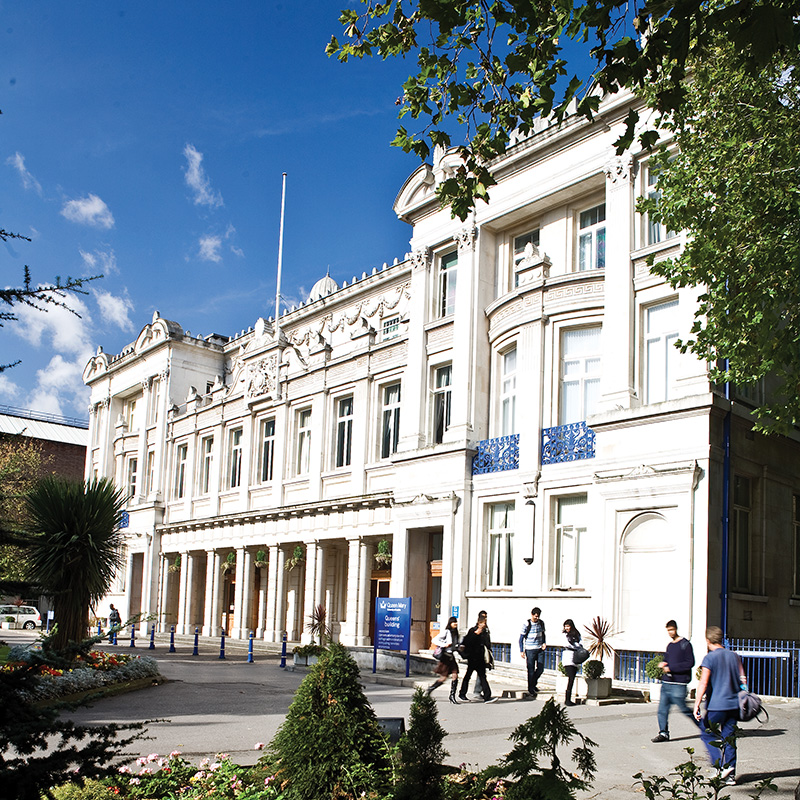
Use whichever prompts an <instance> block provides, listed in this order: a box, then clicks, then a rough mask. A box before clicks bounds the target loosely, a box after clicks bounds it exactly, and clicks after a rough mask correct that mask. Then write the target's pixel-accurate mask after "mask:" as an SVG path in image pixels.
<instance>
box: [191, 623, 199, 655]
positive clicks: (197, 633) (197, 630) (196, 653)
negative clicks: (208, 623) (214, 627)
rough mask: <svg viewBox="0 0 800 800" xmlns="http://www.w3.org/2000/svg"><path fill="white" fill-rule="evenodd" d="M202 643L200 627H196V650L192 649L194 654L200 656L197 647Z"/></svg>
mask: <svg viewBox="0 0 800 800" xmlns="http://www.w3.org/2000/svg"><path fill="white" fill-rule="evenodd" d="M199 644H200V628H195V629H194V650H192V655H193V656H199V655H200V651H199V650H198V649H197V648H198V645H199Z"/></svg>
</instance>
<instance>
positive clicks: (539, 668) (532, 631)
mask: <svg viewBox="0 0 800 800" xmlns="http://www.w3.org/2000/svg"><path fill="white" fill-rule="evenodd" d="M541 614H542V609H541V608H539V607H538V606H534V607H533V608H532V609H531V618H530V619H529V620H526V621H525V624H524V625H523V626H522V632H521V633H520V635H519V654H520V655H521V656H522V658H524V659H525V664H526V666H527V667H528V699H530V700H533V699H534V698H535V697H536V695H537V694H538V692H539V678H540V676H541V674H542V672H544V651H545V649H546V648H547V637H546V635H545V629H544V620H543V619H542V618H541Z"/></svg>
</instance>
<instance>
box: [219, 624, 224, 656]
mask: <svg viewBox="0 0 800 800" xmlns="http://www.w3.org/2000/svg"><path fill="white" fill-rule="evenodd" d="M219 657H220V658H221V659H224V658H225V628H223V629H222V637H221V638H220V640H219Z"/></svg>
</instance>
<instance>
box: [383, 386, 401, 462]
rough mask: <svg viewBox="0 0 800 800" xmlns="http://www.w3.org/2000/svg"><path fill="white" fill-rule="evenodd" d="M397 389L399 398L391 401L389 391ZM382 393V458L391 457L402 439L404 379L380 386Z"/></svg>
mask: <svg viewBox="0 0 800 800" xmlns="http://www.w3.org/2000/svg"><path fill="white" fill-rule="evenodd" d="M395 388H396V389H397V399H396V400H393V401H391V402H390V398H389V392H390V391H391V390H393V389H395ZM379 391H380V393H381V418H380V441H379V445H380V446H379V449H378V452H379V454H380V458H381V460H385V459H388V458H391V457H392V456H393V455H394V454H395V453H396V452H397V447H398V444H399V440H400V404H401V401H402V397H403V385H402V381H399V380H397V381H391V382H389V383H384V384H382V385H381V386H380V387H379Z"/></svg>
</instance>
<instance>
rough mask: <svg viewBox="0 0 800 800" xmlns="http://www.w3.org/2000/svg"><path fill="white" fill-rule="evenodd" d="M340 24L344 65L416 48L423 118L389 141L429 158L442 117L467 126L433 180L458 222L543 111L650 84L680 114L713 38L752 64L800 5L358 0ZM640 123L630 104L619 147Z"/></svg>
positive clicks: (415, 88)
mask: <svg viewBox="0 0 800 800" xmlns="http://www.w3.org/2000/svg"><path fill="white" fill-rule="evenodd" d="M340 22H341V23H342V25H343V26H344V38H343V40H342V41H341V42H340V41H339V40H338V39H337V38H336V37H332V39H331V41H330V43H329V44H328V48H327V52H328V54H329V55H335V56H336V57H337V58H338V59H339V60H340V61H347V60H349V59H350V58H364V57H368V56H374V55H378V56H380V57H381V58H383V59H386V58H388V57H390V56H408V55H415V56H416V59H417V68H418V71H417V73H416V74H414V75H411V76H410V77H409V78H408V80H407V81H406V82H405V84H404V85H403V94H402V96H401V97H400V98H398V100H397V103H398V105H400V107H401V108H400V117H401V118H402V117H406V116H410V117H411V118H412V119H414V120H418V119H421V120H427V124H426V125H425V127H424V129H423V130H421V131H418V132H411V133H409V132H408V131H407V130H406V128H405V127H403V126H401V127H400V128H399V129H398V131H397V135H396V137H395V139H394V142H393V144H394V145H396V146H398V147H402V148H403V150H405V151H406V152H414V153H416V154H417V155H418V156H419V157H420V158H421V159H423V160H424V159H426V158H427V156H428V155H429V153H430V149H431V146H436V145H439V146H443V147H449V146H450V145H451V144H453V142H452V141H451V133H450V132H449V131H448V123H449V122H452V121H453V119H454V120H455V121H457V122H458V123H460V124H461V125H464V126H466V134H465V136H466V142H465V143H464V144H462V145H460V152H461V156H462V159H463V166H462V167H461V168H460V169H459V170H458V171H457V173H456V175H455V176H454V177H452V178H451V179H449V180H446V181H444V182H442V183H441V184H440V185H439V186H438V187H437V195H438V197H439V199H440V200H441V201H442V204H443V205H447V204H451V205H452V210H453V214H454V215H457V216H458V217H460V218H461V219H462V220H463V219H466V217H467V215H468V214H469V212H470V210H471V209H472V208H473V206H474V204H475V202H476V200H477V199H481V200H484V201H486V200H488V188H489V187H490V186H492V185H493V184H494V183H495V180H494V178H493V176H492V172H491V168H490V162H491V160H492V159H493V158H495V157H496V156H498V155H501V154H502V153H504V152H505V150H506V148H507V146H508V144H509V142H510V140H511V134H512V132H514V131H519V132H520V133H521V134H523V135H524V134H527V133H529V132H530V131H531V130H532V129H533V123H534V120H535V119H536V117H538V116H540V115H541V116H549V115H551V114H552V115H553V116H554V117H555V118H556V119H557V120H560V119H562V118H563V117H564V116H565V114H566V113H567V110H568V107H569V106H570V104H571V103H572V102H573V101H574V102H575V103H576V110H577V112H578V113H579V114H583V115H585V116H587V117H589V118H591V117H592V115H593V113H594V112H595V111H596V110H597V107H598V104H599V100H600V92H597V91H593V88H594V87H598V88H599V89H600V90H601V92H604V93H614V92H617V91H619V90H620V89H622V88H623V87H627V88H630V89H632V90H634V91H641V90H643V89H645V88H648V87H654V86H655V87H657V88H656V90H655V91H653V92H651V101H652V104H653V106H654V108H655V109H656V110H657V111H659V112H661V113H670V112H673V111H676V110H678V109H680V108H681V106H682V104H683V102H684V100H685V97H686V87H685V83H684V78H685V76H686V71H687V67H688V65H689V64H691V63H692V62H702V61H703V60H705V58H706V57H707V56H708V54H709V48H710V46H711V43H712V40H713V37H714V34H721V35H723V36H725V37H726V38H727V39H728V40H730V41H731V42H732V44H733V45H734V48H735V52H736V57H735V60H736V62H737V64H739V65H742V66H744V67H745V69H746V70H756V71H757V70H758V69H759V68H760V67H761V66H763V65H764V64H767V63H769V62H770V60H771V59H772V57H773V56H774V55H775V54H776V53H780V52H785V51H786V50H791V49H792V48H796V47H797V44H798V42H799V41H800V35H799V34H798V32H799V31H800V2H799V1H798V0H771V1H770V0H711V2H706V3H700V2H696V1H694V2H689V3H684V2H677V0H644V2H635V3H630V2H628V0H595V2H588V0H586V2H581V0H569V1H567V0H551V2H548V3H534V2H531V1H530V0H459V1H458V2H454V0H387V2H385V3H381V2H376V0H362V2H361V7H360V8H350V9H346V10H344V11H342V13H341V16H340ZM570 41H571V42H572V43H574V44H570ZM567 44H570V47H569V48H565V45H567ZM569 52H576V53H579V54H580V57H581V59H584V58H585V57H586V56H587V55H588V57H589V59H590V61H591V63H592V65H593V75H591V76H583V77H580V76H578V75H577V74H575V68H574V64H573V65H572V67H571V66H570V58H571V57H572V56H570V55H568V53H569ZM570 73H572V74H571V75H570ZM568 76H569V80H567V77H568ZM637 121H638V115H637V113H636V112H635V111H632V112H631V113H630V115H629V117H628V125H627V131H626V133H625V134H624V135H623V136H622V137H621V138H620V140H619V141H618V142H617V145H618V147H619V148H620V149H624V148H625V147H627V146H628V145H629V144H630V143H631V142H632V141H633V137H634V126H635V124H636V122H637ZM656 139H657V133H656V132H655V131H653V130H646V131H644V132H643V134H642V143H643V144H644V145H650V144H652V143H653V142H655V141H656Z"/></svg>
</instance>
